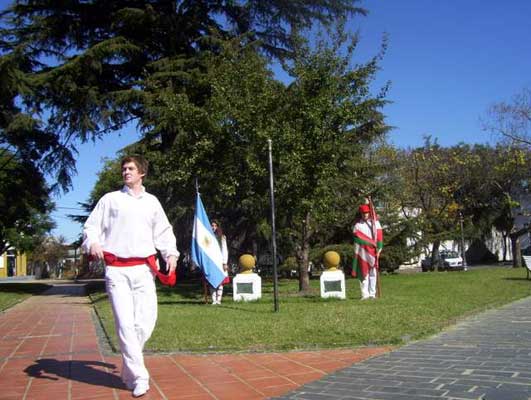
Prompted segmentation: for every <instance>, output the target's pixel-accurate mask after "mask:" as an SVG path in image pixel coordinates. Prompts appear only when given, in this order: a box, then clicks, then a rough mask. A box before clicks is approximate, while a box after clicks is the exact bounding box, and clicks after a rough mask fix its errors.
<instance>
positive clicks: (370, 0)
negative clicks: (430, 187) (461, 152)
mask: <svg viewBox="0 0 531 400" xmlns="http://www.w3.org/2000/svg"><path fill="white" fill-rule="evenodd" d="M6 3H7V2H6V1H5V0H0V5H1V6H2V8H4V6H5V4H6ZM360 4H361V6H363V7H365V8H367V9H368V10H369V15H368V16H367V17H358V18H355V19H354V20H353V21H352V22H351V23H350V25H349V27H350V29H353V30H359V32H360V37H361V42H360V45H359V48H358V54H359V58H356V59H355V60H354V61H359V62H362V61H366V60H367V59H368V58H370V57H371V56H373V55H375V54H376V53H377V51H378V50H379V46H380V43H381V40H382V36H383V35H384V33H387V34H388V37H389V47H388V51H387V53H386V55H385V57H384V59H383V61H382V63H381V67H382V70H381V71H380V72H379V74H378V77H377V80H376V82H375V88H377V87H379V86H381V85H383V83H384V82H386V81H391V88H390V91H389V94H388V99H389V100H390V101H392V104H390V105H388V106H387V107H386V109H385V110H384V113H385V114H386V116H387V123H388V124H389V125H392V126H394V127H395V129H394V130H393V131H392V132H391V133H390V135H389V141H390V142H391V143H393V144H395V145H397V146H400V147H416V146H420V145H421V144H422V142H423V136H424V135H431V136H432V137H436V138H437V139H438V140H439V143H441V144H442V145H444V146H451V145H454V144H457V143H459V142H467V143H485V142H490V143H493V142H494V141H495V140H496V138H493V137H491V136H490V135H489V134H488V133H486V132H483V131H482V129H481V124H480V117H482V116H484V115H485V111H486V109H487V107H488V106H489V105H491V104H492V103H494V102H499V101H503V100H510V98H511V97H512V96H513V95H515V94H516V93H517V92H519V91H520V90H521V89H522V88H524V87H526V86H531V40H530V39H531V24H530V23H529V16H531V1H529V0H510V1H506V2H501V1H499V0H496V1H495V0H402V1H398V0H363V1H362V2H361V3H360ZM137 138H138V134H137V133H135V132H134V127H132V128H130V129H128V130H127V131H126V132H122V133H121V134H113V135H109V136H108V137H107V138H106V139H105V140H103V141H101V142H98V143H96V144H93V143H88V144H85V145H83V146H81V147H80V148H79V159H78V165H77V166H78V171H79V172H78V175H77V176H75V177H74V181H73V182H74V189H73V190H72V192H70V193H68V194H66V195H63V196H61V197H60V198H57V199H56V203H57V206H58V207H66V208H77V207H78V205H77V202H79V201H85V200H86V199H87V198H88V196H89V193H90V191H91V190H92V187H93V185H94V183H95V181H96V175H97V172H98V171H99V170H100V168H101V166H102V159H103V157H113V156H114V155H115V152H116V151H117V150H119V149H120V148H122V147H123V146H125V145H127V144H129V143H131V142H132V141H134V140H136V139H137ZM73 211H74V212H75V210H69V209H65V208H58V210H57V211H56V212H55V213H54V218H55V220H56V222H57V224H58V227H57V229H56V230H55V231H54V232H53V233H54V234H56V235H59V234H61V235H64V236H65V237H66V238H67V240H69V241H71V240H74V239H75V238H76V237H77V235H78V234H79V232H80V226H79V225H78V224H76V223H73V222H70V221H69V220H68V219H67V218H66V214H69V213H72V212H73Z"/></svg>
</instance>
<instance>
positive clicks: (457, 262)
mask: <svg viewBox="0 0 531 400" xmlns="http://www.w3.org/2000/svg"><path fill="white" fill-rule="evenodd" d="M421 265H422V271H424V272H426V271H434V270H438V271H444V270H446V271H456V270H460V269H463V258H462V257H461V256H460V255H459V254H458V253H457V252H456V251H450V250H441V251H440V252H439V257H438V258H437V259H436V260H435V265H433V266H432V265H431V258H430V257H428V258H425V259H424V260H422V263H421ZM435 266H437V268H435Z"/></svg>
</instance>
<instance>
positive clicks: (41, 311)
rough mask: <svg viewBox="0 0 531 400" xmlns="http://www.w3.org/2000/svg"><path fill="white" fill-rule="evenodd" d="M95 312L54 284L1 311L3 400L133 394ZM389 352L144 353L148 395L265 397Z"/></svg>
mask: <svg viewBox="0 0 531 400" xmlns="http://www.w3.org/2000/svg"><path fill="white" fill-rule="evenodd" d="M54 293H56V294H54ZM79 293H80V292H79ZM92 313H93V311H92V308H91V306H90V303H89V300H88V299H87V297H84V296H81V295H77V296H76V295H65V293H64V291H63V292H61V291H59V292H57V291H56V292H54V291H53V289H52V292H48V294H45V295H40V296H33V297H31V298H30V299H28V300H26V301H24V302H23V303H20V304H18V305H17V306H15V307H13V308H11V309H10V310H8V311H7V312H5V313H2V314H0V400H20V399H22V400H41V399H42V400H62V399H68V400H78V399H79V400H100V399H101V400H103V399H114V400H118V399H130V398H132V395H131V392H130V391H129V390H127V389H126V388H125V387H124V386H123V385H122V383H121V381H120V378H119V376H120V366H121V360H120V357H119V356H117V355H113V356H108V355H105V354H104V353H103V352H102V351H101V350H100V347H99V345H98V337H97V334H96V329H95V326H94V322H93V317H92ZM389 350H391V348H389V347H379V348H376V347H375V348H358V349H344V350H324V351H305V352H286V353H261V354H256V353H252V354H240V353H239V354H222V355H187V354H171V355H157V356H146V364H147V367H148V369H149V371H150V374H151V381H150V385H151V390H150V391H149V392H148V394H147V395H146V396H144V397H142V399H143V400H148V399H164V400H174V399H183V400H212V399H217V400H224V399H230V400H238V399H245V400H258V399H265V398H267V397H270V396H279V395H282V394H284V393H286V392H288V391H290V390H293V389H295V388H297V387H298V386H300V385H302V384H304V383H307V382H310V381H313V380H316V379H319V378H321V377H322V376H324V375H325V374H327V373H330V372H333V371H335V370H337V369H340V368H344V367H347V366H349V365H350V364H352V363H355V362H359V361H362V360H365V359H367V358H369V357H373V356H375V355H378V354H382V353H384V352H387V351H389Z"/></svg>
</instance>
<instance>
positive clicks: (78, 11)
mask: <svg viewBox="0 0 531 400" xmlns="http://www.w3.org/2000/svg"><path fill="white" fill-rule="evenodd" d="M356 2H357V0H325V1H322V0H304V1H298V2H292V1H287V0H264V1H240V2H233V1H226V2H225V1H222V2H205V1H197V0H191V1H180V2H175V1H169V0H158V1H134V2H131V1H125V0H113V1H78V0H75V1H71V2H49V1H44V0H38V1H16V2H15V3H14V4H13V5H12V6H10V7H9V8H7V9H6V10H5V11H4V12H2V14H1V16H2V18H3V24H2V28H1V29H0V54H2V56H1V57H0V72H3V73H2V74H0V75H1V76H2V78H1V79H2V80H1V81H0V82H1V83H2V88H4V87H5V88H7V90H5V91H2V102H1V104H0V107H1V109H0V111H1V113H2V116H1V118H0V130H1V131H0V134H1V136H2V137H1V138H0V139H1V140H2V141H4V140H5V141H7V142H9V143H10V144H13V145H15V146H16V151H18V150H19V149H28V148H30V149H31V150H34V149H38V151H37V153H35V154H34V155H35V156H36V157H37V158H38V159H39V160H40V161H42V162H45V164H46V165H47V166H48V167H50V168H53V171H57V174H58V180H57V181H58V182H59V183H60V184H61V185H62V187H63V189H68V188H69V185H70V183H71V182H70V176H71V174H72V173H73V172H74V171H75V163H74V154H75V149H76V143H77V142H78V141H81V142H84V141H87V140H97V139H98V138H99V137H101V136H102V135H104V134H107V133H108V132H110V131H114V130H117V129H120V128H122V127H124V126H125V125H126V124H127V123H129V122H131V121H137V123H138V125H139V126H140V127H141V128H142V129H143V130H144V131H145V132H146V135H151V136H158V138H159V139H160V148H161V149H162V150H163V151H164V149H167V148H171V147H172V145H173V144H174V142H175V141H176V140H177V137H178V136H179V132H180V128H181V124H180V122H182V121H181V120H180V119H179V117H178V116H177V117H176V119H177V122H178V123H177V124H176V125H174V126H169V127H166V129H165V130H161V129H160V126H159V124H158V123H153V116H154V115H153V111H154V108H156V104H157V103H159V102H161V101H163V100H164V96H166V95H168V94H172V95H175V96H180V97H182V101H183V102H184V104H190V105H191V106H201V105H202V104H204V103H205V101H207V100H208V98H209V95H210V92H209V90H208V88H209V85H208V84H207V83H206V81H205V79H204V78H205V76H204V73H205V71H206V70H207V69H208V64H205V61H206V60H208V57H205V55H208V54H210V53H212V54H217V53H218V52H219V50H220V44H221V43H222V42H223V41H225V40H230V39H235V38H236V39H238V40H239V42H240V44H241V45H242V46H245V45H247V44H249V43H253V42H255V43H257V44H258V46H259V48H260V50H261V51H262V52H263V54H267V55H269V56H271V57H277V58H280V59H284V58H289V57H290V56H291V52H292V43H291V31H292V29H293V28H294V27H297V29H301V28H302V29H305V28H306V29H307V28H310V27H312V26H313V24H314V23H321V24H323V25H329V24H331V23H333V22H334V21H335V20H336V19H337V18H338V17H342V16H344V15H353V14H364V13H365V10H363V9H361V8H358V7H355V3H356ZM27 133H31V134H30V135H28V134H27ZM13 137H14V138H13ZM15 138H16V140H15ZM14 142H16V143H14ZM37 144H38V145H37ZM39 166H40V165H39ZM41 171H44V170H41Z"/></svg>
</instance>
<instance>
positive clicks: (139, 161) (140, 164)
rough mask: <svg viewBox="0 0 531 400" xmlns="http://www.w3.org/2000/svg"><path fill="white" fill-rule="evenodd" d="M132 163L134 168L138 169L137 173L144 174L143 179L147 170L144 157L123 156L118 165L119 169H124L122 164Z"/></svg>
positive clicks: (146, 161) (147, 163)
mask: <svg viewBox="0 0 531 400" xmlns="http://www.w3.org/2000/svg"><path fill="white" fill-rule="evenodd" d="M130 162H132V163H134V164H135V165H136V167H137V168H138V172H140V173H141V174H144V177H146V176H147V173H148V169H149V162H148V160H146V159H145V158H144V157H142V156H139V155H136V154H135V155H132V156H125V157H124V158H122V163H121V164H120V167H122V168H123V167H124V164H127V163H130Z"/></svg>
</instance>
